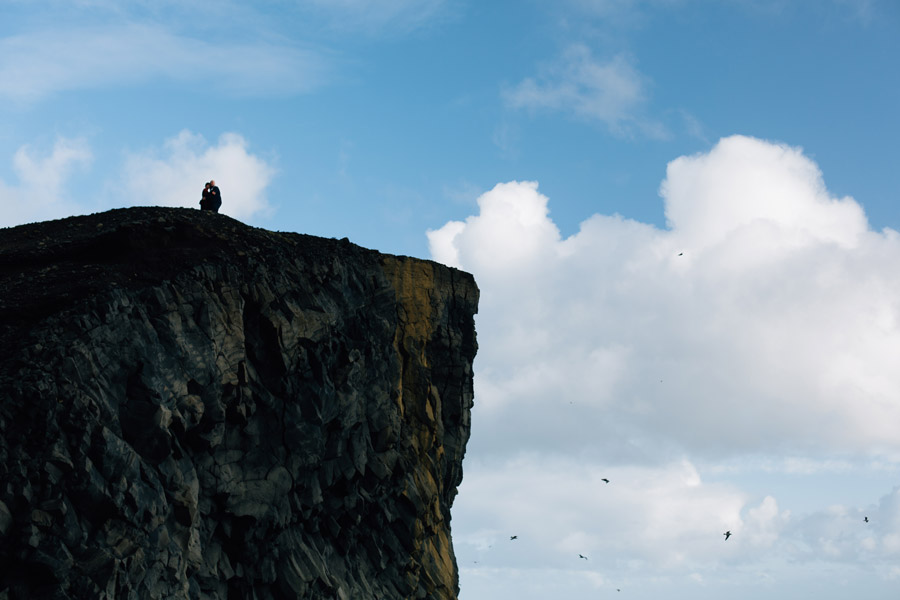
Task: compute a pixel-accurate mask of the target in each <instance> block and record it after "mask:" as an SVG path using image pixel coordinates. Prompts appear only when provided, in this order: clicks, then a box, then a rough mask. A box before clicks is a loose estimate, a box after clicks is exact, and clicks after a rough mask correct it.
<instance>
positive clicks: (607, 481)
mask: <svg viewBox="0 0 900 600" xmlns="http://www.w3.org/2000/svg"><path fill="white" fill-rule="evenodd" d="M600 481H602V482H603V483H609V479H607V478H606V477H604V478H602V479H601V480H600Z"/></svg>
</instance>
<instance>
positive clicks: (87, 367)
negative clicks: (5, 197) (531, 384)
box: [0, 208, 478, 599]
mask: <svg viewBox="0 0 900 600" xmlns="http://www.w3.org/2000/svg"><path fill="white" fill-rule="evenodd" d="M0 289H2V290H3V292H2V298H0V315H2V318H0V428H2V439H0V599H16V598H60V599H62V598H221V599H225V598H229V599H231V598H260V599H262V598H311V599H318V598H323V599H324V598H328V599H334V598H340V599H351V598H352V599H362V598H372V599H375V598H455V597H456V595H457V587H458V586H457V572H456V563H455V558H454V555H453V548H452V545H451V541H450V526H449V523H450V512H449V511H450V506H451V504H452V502H453V499H454V496H455V494H456V488H457V485H458V484H459V483H460V481H461V478H462V471H461V462H462V457H463V453H464V451H465V446H466V441H467V439H468V436H469V415H470V407H471V404H472V360H473V358H474V355H475V350H476V344H475V331H474V324H473V323H474V322H473V315H474V313H475V310H476V305H477V300H478V290H477V288H476V286H475V283H474V281H473V279H472V278H471V276H469V275H468V274H466V273H462V272H460V271H457V270H454V269H449V268H446V267H443V266H441V265H438V264H435V263H431V262H427V261H422V260H416V259H410V258H404V257H396V256H388V255H383V254H379V253H377V252H374V251H370V250H365V249H362V248H359V247H357V246H354V245H352V244H350V243H349V242H347V241H346V240H344V241H337V240H326V239H320V238H313V237H309V236H303V235H297V234H280V233H273V232H268V231H264V230H260V229H254V228H251V227H247V226H245V225H242V224H240V223H238V222H236V221H234V220H232V219H229V218H228V217H225V216H223V215H217V214H211V213H201V212H200V211H195V210H184V209H163V208H134V209H124V210H116V211H111V212H108V213H102V214H97V215H91V216H88V217H77V218H71V219H65V220H62V221H53V222H48V223H38V224H34V225H28V226H22V227H17V228H14V229H7V230H0Z"/></svg>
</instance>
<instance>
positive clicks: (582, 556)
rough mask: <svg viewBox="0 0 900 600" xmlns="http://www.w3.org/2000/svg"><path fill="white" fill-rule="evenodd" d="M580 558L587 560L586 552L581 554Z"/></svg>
mask: <svg viewBox="0 0 900 600" xmlns="http://www.w3.org/2000/svg"><path fill="white" fill-rule="evenodd" d="M578 558H583V559H584V560H587V556H585V555H584V554H579V555H578Z"/></svg>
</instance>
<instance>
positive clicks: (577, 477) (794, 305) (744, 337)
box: [428, 136, 900, 597]
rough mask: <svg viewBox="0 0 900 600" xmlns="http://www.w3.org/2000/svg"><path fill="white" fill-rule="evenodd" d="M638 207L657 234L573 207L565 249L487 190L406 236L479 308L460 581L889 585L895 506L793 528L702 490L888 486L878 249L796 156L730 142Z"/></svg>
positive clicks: (531, 211) (527, 195)
mask: <svg viewBox="0 0 900 600" xmlns="http://www.w3.org/2000/svg"><path fill="white" fill-rule="evenodd" d="M660 194H661V196H662V199H663V202H664V207H665V211H666V216H667V219H668V227H667V228H665V229H660V228H658V227H655V226H653V225H648V224H645V223H640V222H637V221H633V220H629V219H626V218H624V217H621V216H618V215H614V216H608V215H593V216H591V217H589V218H588V219H587V220H585V221H584V222H583V223H582V224H581V227H580V229H579V231H578V232H577V233H576V234H574V235H572V236H569V237H566V238H564V237H562V235H561V234H560V232H559V229H558V228H557V227H556V226H555V224H554V223H553V221H552V219H551V218H550V210H549V206H550V205H549V199H548V198H547V197H546V196H544V195H543V194H541V193H540V192H539V189H538V184H537V183H536V182H516V181H513V182H507V183H501V184H498V185H497V186H495V187H494V188H493V189H492V190H490V191H488V192H486V193H484V194H482V195H481V196H480V197H479V198H478V214H475V215H472V216H470V217H468V218H467V219H465V220H464V221H454V222H449V223H447V224H446V225H444V226H443V227H441V228H440V229H438V230H435V231H430V232H429V233H428V238H429V244H430V248H431V254H432V256H433V258H435V259H436V260H438V261H440V262H444V263H446V264H449V265H452V266H456V267H459V268H462V269H465V270H467V271H470V272H472V273H473V274H474V275H475V278H476V281H477V282H478V284H479V287H480V289H481V292H482V296H481V303H480V307H479V315H478V317H477V329H478V333H479V355H478V357H477V361H476V377H475V396H476V400H475V407H474V409H473V419H472V423H473V434H472V439H471V440H470V442H469V449H468V457H467V462H466V476H465V479H464V481H463V484H462V486H461V488H460V494H459V496H458V498H457V501H456V504H455V506H454V543H455V546H456V549H457V555H458V556H459V557H460V564H461V565H463V566H464V569H463V574H462V577H463V580H464V586H468V589H476V590H482V591H485V590H489V589H491V588H490V586H489V585H488V583H487V582H488V581H489V580H493V581H503V582H505V583H506V584H507V585H509V586H513V587H515V588H518V587H521V586H519V585H518V584H517V583H516V582H518V581H523V580H524V579H525V578H527V577H534V576H536V574H540V578H541V579H543V580H544V581H549V582H552V584H558V585H560V586H567V585H571V582H572V581H574V578H577V577H580V576H581V575H583V574H585V573H591V577H593V578H594V580H596V581H597V582H601V583H603V584H605V585H607V587H608V586H610V585H613V582H623V585H624V584H627V583H629V582H628V581H625V580H627V579H629V578H630V584H632V585H638V584H639V585H642V586H644V588H643V589H644V590H645V591H646V590H647V589H649V588H648V587H647V586H649V585H652V584H651V583H648V581H650V580H652V581H656V582H664V581H675V580H678V581H680V582H682V583H685V584H690V585H694V586H703V589H704V590H706V594H707V596H703V597H715V596H717V595H718V594H720V592H721V591H722V590H723V589H726V588H728V586H732V588H728V589H737V587H740V586H741V585H744V584H747V586H750V587H747V589H754V590H756V592H758V588H757V587H753V586H759V585H761V582H765V581H772V582H774V581H776V580H777V581H779V582H793V584H795V585H797V586H800V588H803V589H810V588H809V586H810V585H811V583H810V582H811V581H815V580H817V579H818V578H819V574H818V571H817V568H818V567H817V566H816V565H821V564H829V565H837V564H839V565H843V566H842V567H840V568H841V569H844V570H842V571H841V573H842V575H841V577H842V578H846V579H847V580H853V578H855V577H861V576H862V575H861V574H860V573H859V572H857V571H856V570H855V566H854V565H856V564H862V563H864V564H867V565H870V568H872V569H874V570H875V571H876V573H877V574H878V576H880V577H881V578H883V579H884V581H888V579H889V578H890V577H892V576H894V575H892V571H891V568H892V565H893V564H894V562H895V559H896V555H897V552H900V518H898V517H897V514H898V508H897V507H898V506H900V501H898V498H900V494H898V493H897V491H896V490H894V491H893V492H892V493H890V494H888V495H887V496H885V497H884V498H882V499H881V500H880V501H878V502H877V503H876V504H873V505H871V506H868V507H863V506H856V507H854V506H829V505H828V504H829V503H828V501H827V499H825V498H823V499H822V500H821V504H820V505H819V508H814V509H812V510H810V508H809V506H804V512H803V513H802V514H801V513H798V512H792V510H791V507H790V506H787V505H783V503H782V502H781V501H780V500H779V498H778V495H777V493H762V494H760V493H759V488H757V489H756V491H755V492H753V493H749V492H747V491H744V490H742V489H741V488H739V487H737V484H736V483H734V482H733V481H732V482H726V481H723V480H721V479H720V480H716V479H715V477H717V476H722V475H723V474H726V476H727V473H729V472H731V471H733V470H734V469H737V470H741V469H747V468H750V469H755V470H756V472H757V473H759V474H760V475H759V476H760V477H763V478H765V477H767V476H770V474H772V473H779V474H781V475H780V476H781V477H786V476H787V475H786V474H790V473H806V474H815V473H823V472H828V473H830V474H833V475H835V476H839V474H840V473H842V472H848V471H853V470H854V469H855V468H857V467H858V465H860V464H865V465H867V468H868V469H869V470H870V471H871V472H875V471H876V470H878V471H880V470H881V469H885V471H884V472H885V473H889V472H890V473H896V469H897V461H898V456H900V402H898V401H897V390H898V389H900V372H898V370H897V369H896V365H895V364H894V363H895V362H896V361H895V357H896V356H898V355H900V275H898V274H897V270H896V264H897V262H898V261H900V234H898V233H897V232H895V231H893V230H890V229H885V230H883V231H880V232H878V231H873V230H872V229H870V227H869V226H868V223H867V220H866V217H865V214H864V212H863V210H862V208H861V207H860V206H859V205H858V204H857V203H856V202H855V201H854V200H853V199H852V198H848V197H844V198H838V197H834V196H833V195H832V194H830V193H829V192H828V190H827V188H826V186H825V184H824V180H823V176H822V173H821V172H820V171H819V169H818V167H817V166H816V165H815V163H814V162H813V161H812V160H810V159H809V158H808V157H806V156H805V155H804V154H803V152H802V150H801V149H799V148H794V147H790V146H786V145H784V144H778V143H771V142H767V141H763V140H759V139H754V138H750V137H743V136H734V137H730V138H725V139H723V140H721V141H720V142H719V143H718V144H716V145H715V146H714V147H713V148H712V149H711V150H710V151H709V152H707V153H703V154H698V155H695V156H686V157H681V158H678V159H676V160H674V161H672V162H671V163H670V164H669V167H668V170H667V174H666V178H665V180H664V181H663V182H662V185H661V186H660ZM698 464H702V465H703V467H702V468H700V467H698V466H696V465H698ZM704 472H705V474H706V476H707V477H705V475H704ZM708 476H712V479H709V480H708V481H707V480H706V479H707V478H708ZM821 477H823V478H825V476H824V475H821ZM604 478H606V479H609V480H610V483H608V484H607V483H606V482H604V481H603V479H604ZM761 487H763V488H764V487H766V486H765V485H763V486H761ZM795 500H796V499H795ZM865 515H868V516H869V518H870V521H871V522H872V523H874V521H875V520H877V521H878V525H877V526H876V527H870V528H868V529H866V528H865V527H863V526H864V525H865V524H864V522H863V516H865ZM726 530H728V531H731V532H732V534H733V537H732V538H731V539H730V540H728V542H727V543H726V542H725V541H724V538H723V537H722V534H723V533H724V532H725V531H726ZM514 534H515V535H518V536H519V538H518V539H517V540H515V544H519V545H515V544H510V543H509V539H508V538H509V535H514ZM526 544H530V545H529V546H527V547H526ZM578 554H584V555H587V556H589V557H591V559H592V560H591V561H590V562H589V561H580V560H579V559H578V558H577V555H578ZM595 558H596V560H594V559H595ZM785 564H794V565H796V564H803V565H808V566H809V568H808V569H805V570H803V571H802V572H799V571H797V572H791V573H788V572H786V571H785V569H784V568H783V565H785ZM610 565H612V567H610ZM726 565H727V567H728V569H727V571H728V574H727V576H724V575H722V573H723V571H722V569H723V567H725V566H726ZM829 568H831V567H829ZM523 573H527V574H528V575H524V574H523ZM660 585H662V584H660ZM884 585H889V584H887V583H885V584H884ZM735 586H736V587H735ZM551 587H552V585H551ZM464 589H466V588H465V587H464ZM579 589H582V590H583V589H587V588H585V587H581V588H579ZM688 589H698V588H688ZM798 589H799V588H798ZM519 592H520V590H518V589H516V594H518V593H519ZM523 592H524V591H523ZM756 592H754V593H756ZM484 593H487V592H486V591H485V592H484ZM524 593H526V594H527V592H524ZM648 593H649V592H648ZM651 595H652V594H651ZM526 597H528V596H526ZM533 597H540V595H539V594H538V595H535V596H533ZM742 597H750V596H742Z"/></svg>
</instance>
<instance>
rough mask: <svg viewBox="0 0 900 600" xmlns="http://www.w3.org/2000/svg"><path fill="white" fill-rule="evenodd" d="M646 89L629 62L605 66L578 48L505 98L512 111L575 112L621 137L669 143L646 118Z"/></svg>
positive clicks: (622, 60) (613, 61)
mask: <svg viewBox="0 0 900 600" xmlns="http://www.w3.org/2000/svg"><path fill="white" fill-rule="evenodd" d="M645 87H646V84H645V78H644V76H643V75H641V73H640V72H639V71H638V70H637V69H636V68H635V67H634V65H633V64H632V62H631V61H630V60H628V59H627V58H626V57H625V56H623V55H619V56H615V57H613V58H611V59H609V60H607V61H599V60H597V59H595V58H594V57H593V55H592V53H591V51H590V49H589V48H588V47H587V46H585V45H584V44H573V45H571V46H569V47H568V48H566V50H565V51H564V52H563V55H562V57H561V58H560V59H559V60H557V61H555V62H552V63H548V64H544V65H542V66H541V67H540V69H539V74H538V75H537V76H536V77H528V78H526V79H524V80H523V81H521V82H520V83H519V84H518V85H516V86H514V87H512V88H511V89H508V90H506V91H505V92H504V98H505V100H506V103H507V104H508V105H509V106H510V107H512V108H517V109H530V110H550V111H562V112H571V113H573V114H575V115H577V116H578V117H580V118H584V119H588V120H596V121H600V122H602V123H605V124H606V125H607V127H608V128H609V129H610V130H611V131H612V132H614V133H617V134H630V133H634V132H635V131H637V132H640V133H643V134H645V135H650V136H653V137H664V136H665V135H666V132H665V130H664V128H663V127H662V126H661V125H660V124H658V123H655V122H653V121H651V120H649V119H646V118H643V117H641V116H640V109H641V106H642V105H643V104H644V102H645V100H646V92H645Z"/></svg>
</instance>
